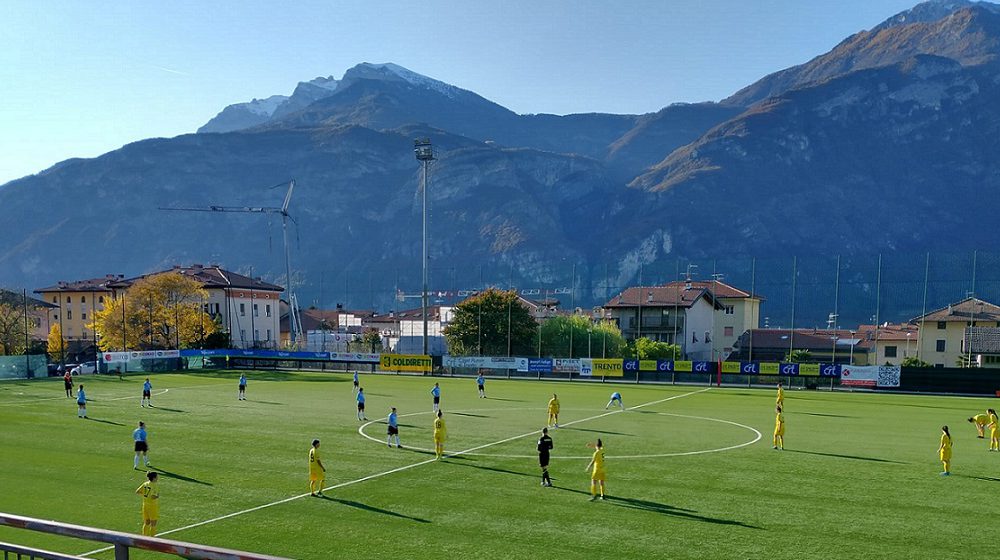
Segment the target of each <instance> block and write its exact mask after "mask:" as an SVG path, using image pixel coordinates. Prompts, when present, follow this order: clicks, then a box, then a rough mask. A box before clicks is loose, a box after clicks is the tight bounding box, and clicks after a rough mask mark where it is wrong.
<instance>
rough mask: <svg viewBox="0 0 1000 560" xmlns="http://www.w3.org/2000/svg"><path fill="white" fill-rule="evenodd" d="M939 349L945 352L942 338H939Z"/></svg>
mask: <svg viewBox="0 0 1000 560" xmlns="http://www.w3.org/2000/svg"><path fill="white" fill-rule="evenodd" d="M937 351H938V352H944V341H943V340H941V339H938V341H937Z"/></svg>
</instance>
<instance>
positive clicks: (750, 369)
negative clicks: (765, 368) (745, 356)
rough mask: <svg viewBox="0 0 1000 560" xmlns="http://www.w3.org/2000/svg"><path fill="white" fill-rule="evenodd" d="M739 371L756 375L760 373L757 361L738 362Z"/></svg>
mask: <svg viewBox="0 0 1000 560" xmlns="http://www.w3.org/2000/svg"><path fill="white" fill-rule="evenodd" d="M740 372H741V373H745V374H747V375H757V374H758V373H760V364H758V363H757V362H740Z"/></svg>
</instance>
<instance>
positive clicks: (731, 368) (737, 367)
mask: <svg viewBox="0 0 1000 560" xmlns="http://www.w3.org/2000/svg"><path fill="white" fill-rule="evenodd" d="M722 373H743V364H742V363H741V362H722Z"/></svg>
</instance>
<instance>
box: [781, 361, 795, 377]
mask: <svg viewBox="0 0 1000 560" xmlns="http://www.w3.org/2000/svg"><path fill="white" fill-rule="evenodd" d="M778 371H780V372H781V375H798V374H799V364H790V363H782V364H779V369H778Z"/></svg>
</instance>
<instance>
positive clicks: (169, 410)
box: [149, 405, 187, 413]
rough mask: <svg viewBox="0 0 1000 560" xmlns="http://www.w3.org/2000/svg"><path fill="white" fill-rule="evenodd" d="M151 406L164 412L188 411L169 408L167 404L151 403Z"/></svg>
mask: <svg viewBox="0 0 1000 560" xmlns="http://www.w3.org/2000/svg"><path fill="white" fill-rule="evenodd" d="M149 408H153V409H156V410H162V411H164V412H184V413H186V412H187V411H186V410H181V409H179V408H167V407H165V406H153V405H149Z"/></svg>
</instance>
